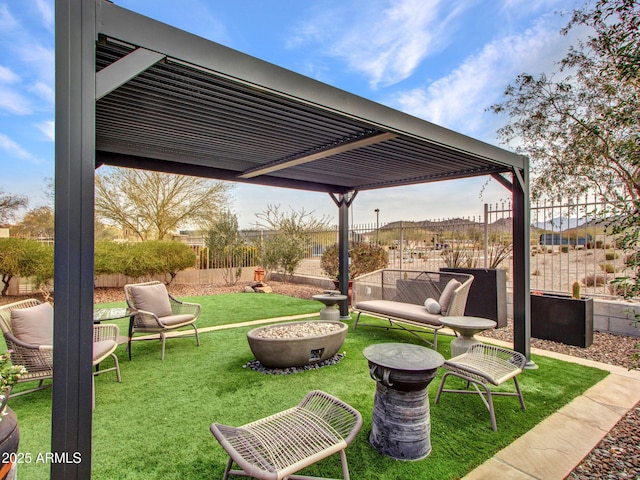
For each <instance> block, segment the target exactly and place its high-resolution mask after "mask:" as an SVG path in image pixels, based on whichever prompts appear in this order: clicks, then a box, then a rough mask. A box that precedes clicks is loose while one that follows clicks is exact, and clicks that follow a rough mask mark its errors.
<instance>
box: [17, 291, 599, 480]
mask: <svg viewBox="0 0 640 480" xmlns="http://www.w3.org/2000/svg"><path fill="white" fill-rule="evenodd" d="M249 297H250V298H249ZM190 300H192V301H198V302H199V303H201V304H202V305H203V317H204V316H205V315H207V316H208V317H209V316H210V314H211V312H218V313H219V312H221V311H225V312H227V315H226V316H227V318H228V320H229V321H233V323H237V322H239V321H243V320H245V319H254V318H263V317H265V316H269V315H265V312H269V313H272V312H276V311H277V312H281V313H279V315H290V314H294V313H305V310H306V311H308V310H309V309H311V311H317V310H319V308H322V305H320V304H318V302H315V301H307V300H300V299H293V300H295V301H293V303H291V304H289V302H292V300H291V299H290V298H288V297H282V296H280V295H242V294H238V295H235V294H231V295H217V296H208V297H193V298H191V299H190ZM248 302H257V303H251V305H248ZM234 303H237V305H235V304H234ZM205 305H206V306H205ZM221 305H224V308H223V309H221V308H220V306H221ZM300 307H301V308H300ZM292 308H293V311H292V310H291V309H292ZM314 309H315V310H314ZM218 313H216V314H215V315H213V314H211V316H210V319H209V320H205V321H203V323H202V324H201V322H200V321H199V322H198V324H199V325H200V326H201V327H202V326H204V325H205V324H208V322H209V321H212V322H213V321H216V322H217V319H214V317H217V315H218ZM245 317H246V318H245ZM349 323H352V322H349ZM249 329H250V327H241V328H234V329H229V330H222V331H216V332H207V333H202V335H201V346H200V347H196V346H195V340H194V338H193V337H186V338H179V339H168V340H167V351H166V356H165V360H164V361H161V360H160V358H159V357H160V344H159V342H155V341H154V342H139V343H136V344H134V349H133V360H132V361H129V360H128V357H127V355H126V352H125V350H124V347H123V346H121V347H119V349H118V351H117V353H118V357H119V358H120V368H121V371H122V383H116V381H115V375H114V374H113V373H105V374H104V375H100V376H98V377H96V409H95V411H94V414H93V457H92V471H93V475H92V478H95V479H113V478H118V479H158V480H160V479H161V480H167V479H169V480H170V479H176V480H177V479H181V480H183V479H194V480H195V479H203V478H222V473H223V470H224V466H225V464H226V460H227V457H226V454H225V453H224V451H223V450H222V448H221V447H220V446H219V445H218V443H217V442H216V441H215V439H214V438H213V436H212V435H211V433H210V432H209V425H210V424H211V423H212V422H213V421H217V422H221V423H227V424H230V425H241V424H244V423H247V422H250V421H253V420H255V419H257V418H260V417H264V416H267V415H269V414H272V413H274V412H277V411H280V410H283V409H286V408H289V407H291V406H293V405H296V404H297V403H298V402H299V401H300V400H301V399H302V397H303V396H304V395H305V394H306V393H307V392H308V391H310V390H313V389H320V390H324V391H327V392H329V393H331V394H333V395H336V396H337V397H339V398H341V399H342V400H344V401H346V402H347V403H349V404H350V405H352V406H353V407H355V408H357V409H358V410H359V411H360V412H361V414H362V416H363V418H364V426H363V428H362V430H361V432H360V434H359V435H358V437H357V438H356V440H355V441H354V442H353V443H352V444H351V445H350V446H349V447H348V448H347V451H346V452H347V458H348V461H349V469H350V473H351V478H354V479H358V480H368V479H376V480H382V479H389V480H391V479H393V480H395V479H398V478H402V479H404V480H407V479H416V480H418V479H420V480H423V479H454V478H460V477H462V476H464V475H465V473H467V472H469V471H470V470H472V469H473V468H474V467H476V466H477V465H479V464H481V463H483V462H484V461H485V460H487V459H488V458H490V457H491V456H493V455H494V454H495V453H496V452H497V451H498V450H500V449H501V448H503V447H505V446H506V445H508V444H509V443H511V442H512V441H513V440H514V439H515V438H517V437H519V436H521V435H522V434H523V433H525V432H526V431H528V430H530V429H531V428H532V427H533V426H534V425H536V424H537V423H539V422H540V421H541V420H542V419H544V418H545V417H547V416H549V415H550V414H552V413H553V412H555V411H556V410H557V409H558V408H560V407H561V406H563V405H564V404H566V403H568V402H569V401H570V400H571V399H573V398H574V397H576V396H578V395H580V394H581V393H582V392H583V391H584V390H586V389H587V388H589V387H590V386H591V385H593V384H595V383H596V382H598V381H599V380H600V379H602V378H604V377H605V376H606V372H604V371H602V370H598V369H594V368H589V367H584V366H580V365H577V364H571V363H565V362H561V361H558V360H553V359H549V358H546V357H537V356H536V357H534V358H533V359H534V361H535V362H536V364H537V365H538V366H539V369H538V370H527V371H525V372H524V373H523V374H521V375H520V376H519V378H520V383H521V386H522V390H523V393H524V398H525V402H526V405H527V410H526V411H522V410H520V407H519V402H518V400H517V398H514V397H496V398H495V400H494V403H495V409H496V417H497V423H498V431H497V432H493V431H492V430H491V425H490V421H489V413H488V412H487V410H486V408H485V407H484V405H483V404H482V402H481V400H480V398H479V397H478V396H476V395H453V394H448V395H447V394H444V395H443V397H442V398H441V400H440V403H439V404H438V405H433V398H434V396H435V391H436V390H437V387H438V385H439V380H440V378H441V374H442V373H440V374H439V375H438V377H437V378H436V379H435V380H434V381H433V382H432V383H431V385H430V388H429V390H430V393H429V397H430V402H431V443H432V446H433V451H432V453H431V455H430V456H429V457H427V458H426V459H424V460H420V461H414V462H402V461H397V460H393V459H390V458H387V457H385V456H382V455H380V454H379V453H378V452H377V451H376V450H374V449H373V448H372V447H371V446H370V444H369V442H368V439H367V437H368V433H369V431H370V428H371V413H372V408H373V396H374V393H375V382H374V381H373V380H371V378H370V376H369V370H368V368H367V362H366V359H365V358H364V357H363V356H362V350H363V349H364V348H365V347H366V346H368V345H370V344H373V343H379V342H407V343H418V344H420V341H419V340H418V339H416V338H415V337H413V336H412V335H409V334H407V333H405V332H394V331H387V330H381V329H373V328H366V327H361V328H358V330H357V331H355V332H353V331H351V330H350V331H349V333H348V335H347V339H346V341H345V343H344V345H343V347H342V349H341V351H344V352H346V357H345V358H344V359H343V360H342V361H341V362H340V363H338V364H337V365H333V366H330V367H325V368H322V369H318V370H314V371H308V372H304V373H299V374H293V375H280V376H277V375H265V374H262V373H258V372H255V371H253V370H251V369H249V368H243V365H245V364H246V363H247V362H248V361H250V360H252V359H253V355H252V354H251V351H250V349H249V347H248V345H247V341H246V332H247V331H248V330H249ZM450 340H451V337H446V336H444V335H441V336H439V348H438V350H439V351H440V353H442V354H443V355H444V356H445V358H448V357H449V355H450V352H449V343H450ZM449 381H451V380H449ZM449 381H448V382H449ZM448 384H449V383H448ZM512 385H513V384H512V383H510V384H509V385H508V386H505V387H504V388H507V389H512V388H513V387H512ZM9 405H10V407H11V408H12V409H13V410H14V411H15V412H16V413H17V415H18V418H19V422H20V435H21V438H20V452H21V453H30V454H31V456H32V458H36V457H37V454H38V453H40V452H47V451H49V449H50V447H49V445H50V413H51V402H50V391H49V390H44V391H40V392H36V393H33V394H30V395H26V396H24V397H18V398H12V399H10V401H9ZM18 472H19V476H20V478H28V479H33V480H38V479H47V478H49V465H47V464H44V463H35V462H32V463H30V464H21V465H20V466H19V467H18ZM305 472H307V473H308V474H311V475H320V476H324V477H332V478H341V469H340V461H339V458H338V456H335V458H329V459H326V460H323V461H322V462H320V463H318V464H316V465H315V466H313V467H310V468H308V469H306V470H305Z"/></svg>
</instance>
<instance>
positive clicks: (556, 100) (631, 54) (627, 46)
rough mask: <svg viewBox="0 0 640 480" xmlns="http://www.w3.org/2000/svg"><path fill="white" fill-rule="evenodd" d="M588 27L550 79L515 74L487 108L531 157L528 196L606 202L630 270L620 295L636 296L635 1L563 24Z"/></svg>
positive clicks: (638, 11) (638, 95)
mask: <svg viewBox="0 0 640 480" xmlns="http://www.w3.org/2000/svg"><path fill="white" fill-rule="evenodd" d="M576 26H581V27H589V28H590V29H591V31H592V34H591V35H590V36H589V37H588V38H587V40H586V41H584V42H578V44H577V45H576V46H574V47H573V48H571V49H570V51H569V53H568V54H567V56H566V57H565V58H564V59H563V60H562V61H561V62H560V63H559V66H558V70H557V71H556V72H555V73H553V74H552V75H550V76H547V75H545V74H543V75H540V76H538V77H535V76H533V75H530V74H522V75H520V76H519V77H518V78H517V79H516V81H515V84H514V85H510V86H509V87H507V90H506V91H505V96H506V100H505V101H504V102H503V103H501V104H497V105H493V106H492V107H491V108H492V110H493V111H494V112H495V113H506V114H508V115H509V117H510V123H509V124H507V125H506V126H504V127H503V128H501V129H500V130H499V131H498V134H499V137H500V138H501V140H502V141H503V142H504V143H506V144H507V145H515V146H516V150H517V151H519V152H521V153H523V154H526V155H529V156H530V157H531V162H532V167H533V168H532V170H533V171H534V172H535V176H534V177H533V181H532V193H533V194H534V196H538V195H543V194H549V195H553V196H562V195H564V196H566V195H570V194H577V193H583V192H587V191H595V192H598V193H599V194H600V196H601V197H602V198H603V199H604V200H606V201H607V202H609V204H610V207H609V211H608V212H607V213H608V215H609V217H610V218H611V219H612V220H611V223H610V225H609V228H611V229H612V230H613V232H614V233H617V234H621V240H620V243H621V246H622V248H624V249H625V250H627V253H628V256H627V258H628V259H629V261H627V267H628V268H629V270H630V272H631V273H630V274H629V275H628V276H625V277H621V278H619V279H617V280H616V281H617V283H618V286H619V287H620V288H619V290H620V291H621V293H622V294H623V295H625V296H633V295H638V293H640V263H639V262H638V261H637V259H638V258H640V242H639V241H638V240H639V237H640V225H639V224H638V220H637V219H638V217H639V215H640V210H639V208H640V82H639V81H638V79H639V68H640V29H639V28H640V4H639V3H638V1H637V0H598V1H597V2H596V3H595V5H594V6H593V7H592V8H589V7H587V8H584V9H582V10H575V11H574V12H573V15H572V18H571V21H570V22H569V23H568V25H567V26H566V27H565V28H564V29H563V33H565V34H566V33H567V32H569V31H570V30H571V29H573V28H575V27H576Z"/></svg>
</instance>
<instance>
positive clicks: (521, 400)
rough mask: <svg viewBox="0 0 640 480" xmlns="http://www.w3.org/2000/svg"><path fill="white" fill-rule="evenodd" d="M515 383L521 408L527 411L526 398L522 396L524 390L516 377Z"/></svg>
mask: <svg viewBox="0 0 640 480" xmlns="http://www.w3.org/2000/svg"><path fill="white" fill-rule="evenodd" d="M513 383H514V384H515V386H516V392H518V398H519V399H520V406H521V407H522V410H526V409H527V407H525V405H524V397H523V396H522V390H520V384H519V383H518V379H517V378H516V377H513Z"/></svg>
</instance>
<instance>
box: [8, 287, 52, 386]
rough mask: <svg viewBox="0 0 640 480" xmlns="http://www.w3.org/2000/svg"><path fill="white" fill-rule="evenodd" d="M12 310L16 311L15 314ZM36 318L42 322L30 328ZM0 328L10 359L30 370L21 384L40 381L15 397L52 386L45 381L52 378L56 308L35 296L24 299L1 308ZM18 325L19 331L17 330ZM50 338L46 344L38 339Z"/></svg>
mask: <svg viewBox="0 0 640 480" xmlns="http://www.w3.org/2000/svg"><path fill="white" fill-rule="evenodd" d="M12 312H14V313H13V314H12ZM30 320H34V321H35V322H36V323H38V324H39V325H40V327H42V328H40V327H38V328H35V327H34V328H31V327H30V326H29V325H27V324H28V323H30ZM0 327H1V328H2V333H3V335H4V339H5V342H6V343H7V348H8V349H9V350H10V351H11V362H12V363H13V364H14V365H23V366H24V367H25V368H26V369H27V373H26V374H25V375H23V376H22V377H21V378H20V379H19V380H18V383H24V382H33V381H37V382H38V386H37V387H35V388H32V389H29V390H23V391H21V392H19V393H15V394H13V395H12V396H14V397H15V396H19V395H25V394H27V393H31V392H35V391H37V390H42V389H43V388H47V387H50V386H51V383H50V382H47V383H45V382H44V381H45V380H49V379H53V337H52V335H53V309H52V307H51V305H49V304H47V303H42V302H40V301H38V300H36V299H28V300H21V301H19V302H14V303H10V304H7V305H3V306H2V307H0ZM14 327H17V332H16V331H14ZM42 338H47V340H46V341H45V343H42V342H41V341H39V340H38V339H42Z"/></svg>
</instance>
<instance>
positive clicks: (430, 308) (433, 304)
mask: <svg viewBox="0 0 640 480" xmlns="http://www.w3.org/2000/svg"><path fill="white" fill-rule="evenodd" d="M424 306H425V308H426V309H427V312H429V313H433V314H434V315H437V314H438V313H440V312H441V311H442V308H441V307H440V304H439V303H438V301H437V300H436V299H435V298H427V299H426V300H425V301H424Z"/></svg>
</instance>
